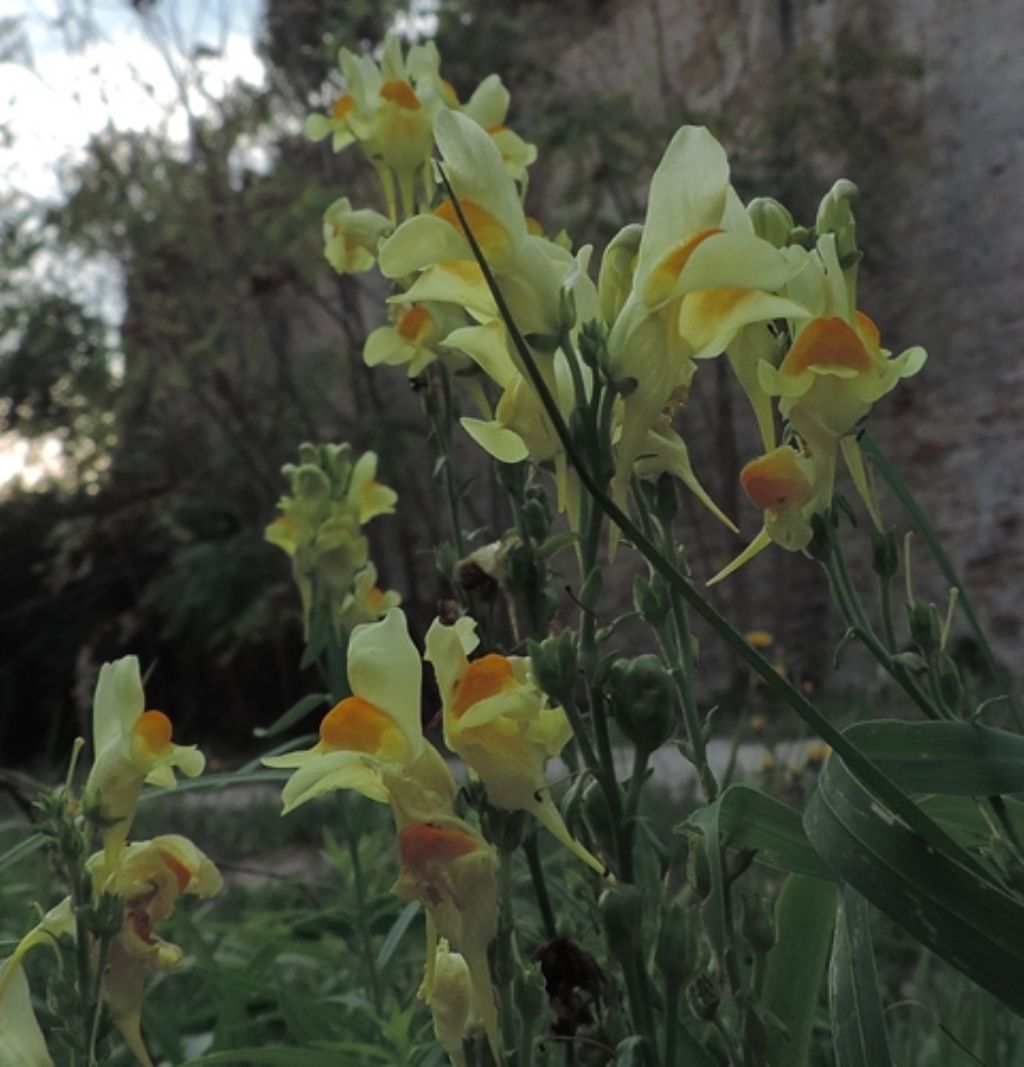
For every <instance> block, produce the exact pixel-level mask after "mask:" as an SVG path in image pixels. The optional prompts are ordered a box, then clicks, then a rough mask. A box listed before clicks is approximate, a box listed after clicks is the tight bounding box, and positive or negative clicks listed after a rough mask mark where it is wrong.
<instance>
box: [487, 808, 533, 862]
mask: <svg viewBox="0 0 1024 1067" xmlns="http://www.w3.org/2000/svg"><path fill="white" fill-rule="evenodd" d="M480 829H481V830H483V834H484V837H486V838H487V840H488V841H490V843H491V844H492V845H494V847H495V848H496V849H497V850H498V851H499V852H501V853H503V854H504V855H506V856H507V855H511V854H512V853H513V852H515V850H516V849H517V848H519V846H520V845H521V844H522V842H523V834H524V833H525V831H526V812H525V811H501V810H500V809H499V808H495V807H494V806H493V805H491V804H484V805H483V806H482V807H481V809H480Z"/></svg>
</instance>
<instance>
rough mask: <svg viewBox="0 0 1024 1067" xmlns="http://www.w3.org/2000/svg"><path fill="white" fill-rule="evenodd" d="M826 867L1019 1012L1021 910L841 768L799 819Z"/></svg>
mask: <svg viewBox="0 0 1024 1067" xmlns="http://www.w3.org/2000/svg"><path fill="white" fill-rule="evenodd" d="M804 829H805V830H806V831H807V836H808V838H809V839H810V842H811V844H812V845H813V846H814V847H815V849H817V851H818V852H819V853H820V855H821V856H822V858H823V859H824V860H825V862H826V863H828V865H829V866H830V867H832V869H833V870H834V871H835V872H836V874H838V875H839V877H840V878H842V879H843V880H844V881H846V882H848V883H849V884H850V885H851V886H853V888H854V889H856V890H857V891H858V892H859V893H860V894H861V895H862V896H864V897H865V898H866V899H867V900H869V901H870V902H871V903H872V904H874V906H875V907H876V908H878V909H879V911H881V912H883V913H884V914H886V915H888V916H889V917H890V918H891V919H893V920H894V921H895V922H896V923H898V924H899V925H900V926H902V927H903V928H904V929H905V930H907V931H909V932H910V933H911V934H912V935H913V936H914V937H916V938H917V939H918V940H919V941H920V942H921V943H922V944H924V945H926V946H927V947H928V948H930V949H932V951H933V952H935V953H936V955H938V956H941V957H942V958H943V959H945V960H946V961H947V962H949V963H951V964H952V965H953V966H954V967H956V968H957V969H958V970H960V971H961V972H963V973H964V974H965V975H967V976H968V977H969V978H972V979H973V980H974V981H976V982H977V983H978V984H979V985H981V986H982V987H983V988H985V989H988V990H989V991H990V992H991V993H992V994H993V995H995V996H996V997H998V998H999V999H1000V1000H1002V1001H1003V1003H1005V1004H1008V1005H1009V1006H1010V1007H1012V1008H1013V1009H1014V1010H1016V1011H1024V906H1022V905H1021V902H1020V900H1018V899H1017V898H1015V897H1013V896H1011V895H1010V894H1009V893H1007V892H1006V891H1005V890H1003V889H1002V888H1001V887H1000V886H998V885H997V884H995V883H994V882H993V881H990V880H987V879H986V878H985V877H984V876H983V875H981V874H979V873H976V872H977V870H978V868H977V867H976V866H972V867H971V868H965V867H964V866H963V865H961V864H960V863H959V862H958V861H957V859H956V858H954V857H952V856H951V855H949V854H948V853H945V852H941V851H939V850H938V849H935V848H932V847H931V846H930V845H929V844H928V843H926V842H925V841H922V840H921V838H920V837H918V836H917V835H916V834H914V833H912V832H911V831H910V830H908V829H907V827H906V826H905V825H904V824H903V823H902V822H901V821H900V820H899V819H897V818H896V817H895V816H894V815H893V814H892V813H891V812H890V811H889V810H887V809H886V808H885V807H884V806H883V805H882V804H881V803H880V802H879V801H878V800H877V799H876V798H875V797H874V796H872V794H871V793H870V792H868V790H867V789H865V787H864V786H863V785H862V784H861V783H860V782H858V781H857V779H856V778H854V776H853V775H852V774H851V773H850V772H849V771H848V770H847V768H846V767H845V765H844V764H843V763H842V761H840V760H836V759H833V760H830V761H829V763H828V764H827V766H826V768H825V770H824V772H823V773H822V775H821V778H820V780H819V783H818V789H817V790H816V791H815V793H814V796H813V797H812V798H811V801H810V803H809V805H808V807H807V811H806V813H805V815H804Z"/></svg>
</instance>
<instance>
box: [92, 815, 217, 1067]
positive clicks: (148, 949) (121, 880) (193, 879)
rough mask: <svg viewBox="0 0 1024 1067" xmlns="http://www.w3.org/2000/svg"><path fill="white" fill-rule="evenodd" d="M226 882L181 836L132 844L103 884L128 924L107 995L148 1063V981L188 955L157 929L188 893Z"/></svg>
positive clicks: (213, 890) (115, 952) (117, 944)
mask: <svg viewBox="0 0 1024 1067" xmlns="http://www.w3.org/2000/svg"><path fill="white" fill-rule="evenodd" d="M92 866H93V864H90V867H92ZM222 885H223V880H222V879H221V876H220V872H219V871H218V870H217V868H216V867H215V866H214V864H213V863H212V862H211V860H210V859H209V858H208V857H207V856H206V855H204V854H203V852H201V851H200V850H199V849H198V848H196V846H195V845H194V844H193V843H192V842H191V841H189V840H188V838H186V837H181V836H180V835H178V834H165V835H162V836H160V837H155V838H153V839H152V840H151V841H139V842H136V843H134V844H131V845H129V846H128V847H127V848H126V849H125V852H124V855H123V858H122V860H121V862H120V864H119V865H118V867H117V870H116V871H115V872H114V873H113V875H112V876H111V877H110V878H109V879H108V880H107V882H106V883H105V884H103V885H102V889H104V890H105V891H107V892H111V893H115V894H116V895H117V896H119V897H122V898H123V899H124V908H125V920H124V926H123V927H122V929H121V932H120V933H119V934H118V935H117V936H116V937H115V938H114V940H113V941H112V942H111V945H110V954H109V956H108V958H107V969H106V973H105V976H104V982H103V997H104V1000H105V1001H106V1003H107V1007H108V1008H109V1009H110V1015H111V1018H112V1019H113V1021H114V1024H115V1025H116V1026H117V1028H118V1029H119V1030H120V1031H121V1034H122V1035H123V1037H124V1039H125V1042H126V1043H127V1045H128V1047H129V1048H130V1049H131V1050H132V1052H134V1053H135V1056H136V1058H137V1059H138V1061H139V1063H141V1064H143V1065H144V1067H152V1061H151V1060H150V1058H149V1055H148V1053H147V1052H146V1046H145V1042H144V1041H143V1039H142V1026H141V1021H142V999H143V987H144V983H145V980H146V978H147V977H148V975H150V974H152V973H153V972H154V971H173V970H177V969H178V967H180V966H181V963H182V961H183V958H184V956H183V953H182V951H181V949H180V948H179V947H178V946H177V945H173V944H171V943H170V942H169V941H164V940H163V939H162V938H160V937H158V936H157V935H156V934H155V933H154V930H153V927H154V925H155V924H156V923H158V922H160V921H161V920H163V919H167V918H170V916H171V915H173V914H174V908H175V905H176V904H177V901H178V897H179V896H181V895H182V894H183V893H188V894H192V895H194V896H199V897H210V896H214V895H215V894H217V893H219V892H220V889H221V886H222Z"/></svg>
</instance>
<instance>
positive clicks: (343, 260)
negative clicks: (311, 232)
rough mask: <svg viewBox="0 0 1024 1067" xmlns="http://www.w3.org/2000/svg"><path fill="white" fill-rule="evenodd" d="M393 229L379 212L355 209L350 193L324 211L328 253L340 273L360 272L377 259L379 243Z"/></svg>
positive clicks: (325, 249) (325, 239)
mask: <svg viewBox="0 0 1024 1067" xmlns="http://www.w3.org/2000/svg"><path fill="white" fill-rule="evenodd" d="M390 229H391V223H390V222H389V221H388V220H387V219H386V218H385V217H384V216H383V215H381V214H380V213H379V212H377V211H369V210H366V209H363V210H360V211H353V210H352V204H351V202H350V201H349V199H348V197H347V196H343V197H341V199H340V200H335V201H334V203H333V204H331V206H330V207H329V208H328V209H327V210H326V211H325V212H324V256H325V257H326V258H327V262H328V263H330V265H331V266H332V267H333V268H334V269H335V270H336V271H337V272H338V273H339V274H359V273H360V272H362V271H367V270H370V269H371V268H372V267H373V265H374V264H375V263H376V262H377V247H378V245H379V244H380V241H381V239H382V238H383V237H384V235H385V234H386V233H387V232H388V231H389V230H390Z"/></svg>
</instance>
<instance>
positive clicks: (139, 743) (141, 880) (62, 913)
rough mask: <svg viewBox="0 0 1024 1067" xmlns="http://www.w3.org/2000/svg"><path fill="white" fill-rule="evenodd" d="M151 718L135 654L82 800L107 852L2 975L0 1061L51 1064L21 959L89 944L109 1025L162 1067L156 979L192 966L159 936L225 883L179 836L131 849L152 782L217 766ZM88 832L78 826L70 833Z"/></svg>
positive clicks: (113, 690) (108, 696)
mask: <svg viewBox="0 0 1024 1067" xmlns="http://www.w3.org/2000/svg"><path fill="white" fill-rule="evenodd" d="M144 708H145V697H144V695H143V689H142V679H141V676H140V672H139V661H138V660H137V659H136V658H135V657H134V656H126V657H125V658H123V659H120V660H117V661H116V662H114V663H105V664H104V665H103V667H102V668H101V670H100V676H99V680H98V683H97V686H96V692H95V696H94V700H93V745H94V750H95V758H94V762H93V765H92V768H91V770H90V773H89V776H88V779H87V781H86V785H85V789H84V792H83V796H82V810H83V812H84V814H85V825H86V826H95V827H96V828H97V829H98V832H99V836H100V840H101V843H102V846H103V847H102V848H101V850H100V851H98V852H96V853H95V854H94V855H92V856H91V857H90V858H89V859H88V860H87V861H86V862H85V864H84V870H83V872H82V875H83V876H82V878H81V879H79V880H78V883H79V888H80V889H81V888H82V887H85V888H86V896H85V899H83V898H82V896H81V895H80V894H76V893H75V892H74V890H73V892H72V894H71V895H69V896H67V897H66V898H65V899H64V900H62V901H61V902H60V903H59V904H57V905H56V906H55V907H53V908H51V909H50V911H48V912H47V913H46V914H45V915H44V916H43V918H42V920H41V921H40V922H39V923H38V924H37V925H36V926H35V927H34V928H33V929H32V930H30V931H29V932H28V933H27V934H26V935H25V936H24V937H23V938H22V939H21V941H20V942H19V943H18V945H17V947H16V949H15V951H14V953H13V955H12V956H11V957H10V958H9V959H7V960H6V961H4V963H3V964H2V965H0V1062H3V1063H12V1064H31V1065H32V1067H46V1065H48V1064H51V1063H52V1060H51V1058H50V1053H49V1051H48V1049H47V1047H46V1042H45V1039H44V1037H43V1034H42V1031H41V1030H40V1028H39V1024H38V1022H37V1021H36V1019H35V1015H34V1013H33V1011H32V1004H31V999H30V995H29V988H28V982H27V980H26V978H25V974H24V971H23V969H22V961H23V960H24V957H25V956H26V955H27V953H28V952H30V951H31V950H32V949H33V948H35V947H37V946H40V945H51V946H57V945H58V944H60V943H62V942H64V941H68V942H77V941H78V939H79V938H87V939H88V942H89V953H88V955H89V957H90V959H92V960H93V962H94V965H95V966H96V967H98V969H99V972H100V973H99V980H98V984H99V989H100V993H101V996H102V1000H103V1002H104V1004H105V1006H106V1009H107V1011H108V1012H109V1015H110V1018H111V1019H112V1021H113V1022H114V1024H115V1025H116V1026H117V1028H118V1029H119V1030H120V1031H121V1034H122V1036H123V1037H124V1039H125V1042H126V1044H127V1045H128V1047H129V1048H130V1049H131V1051H132V1052H133V1053H134V1055H135V1057H136V1059H137V1060H138V1062H139V1063H140V1064H142V1065H143V1067H152V1060H151V1059H150V1056H149V1053H148V1051H147V1050H146V1045H145V1042H144V1040H143V1037H142V1025H141V1019H142V1001H143V989H144V985H145V980H146V978H147V977H148V976H149V975H150V974H152V973H154V972H156V971H173V970H175V969H177V968H178V967H179V966H180V965H181V963H182V960H183V954H182V952H181V949H179V948H178V946H177V945H173V944H171V943H170V942H168V941H165V940H163V939H162V938H160V937H159V936H158V935H157V934H156V933H155V930H154V927H155V926H156V924H157V923H159V922H160V921H162V920H164V919H167V918H168V917H170V915H172V914H173V912H174V909H175V905H176V904H177V901H178V898H179V897H180V896H182V895H184V894H189V895H194V896H200V897H209V896H213V895H214V894H215V893H217V892H218V891H219V890H220V888H221V876H220V873H219V872H218V870H217V868H216V867H215V866H214V865H213V863H212V862H211V861H210V860H209V859H208V858H207V857H206V856H205V855H204V854H203V853H202V852H201V851H200V850H199V849H198V848H197V847H196V846H195V845H194V844H193V843H192V842H191V841H189V840H188V839H187V838H185V837H182V836H180V835H178V834H164V835H161V836H158V837H155V838H153V839H152V840H149V841H134V842H130V843H129V842H128V840H127V838H128V833H129V830H130V828H131V823H132V820H133V818H134V815H135V809H136V806H137V804H138V801H139V796H140V793H141V791H142V787H143V785H144V784H145V783H147V782H148V783H150V784H153V785H157V786H161V787H163V788H170V787H173V786H174V784H175V781H176V779H175V775H174V769H175V768H177V769H179V770H180V771H181V772H182V773H183V774H185V775H187V776H189V777H195V776H196V775H198V774H200V773H201V772H202V770H203V767H204V766H205V762H206V761H205V759H204V757H203V755H202V753H201V752H199V751H198V750H197V749H196V748H195V747H194V746H188V747H185V746H181V745H176V744H174V743H173V741H172V739H171V737H172V727H171V721H170V719H169V718H168V717H167V716H166V715H165V714H164V713H163V712H162V711H152V710H151V711H146V710H144ZM62 807H63V804H62ZM77 829H78V827H77V824H76V825H73V826H72V828H71V831H70V832H71V834H75V833H76V830H77ZM61 846H62V842H60V841H58V845H57V847H58V848H60V847H61ZM72 851H73V850H72ZM73 881H74V879H73ZM79 994H80V995H87V992H86V991H85V990H79Z"/></svg>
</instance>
